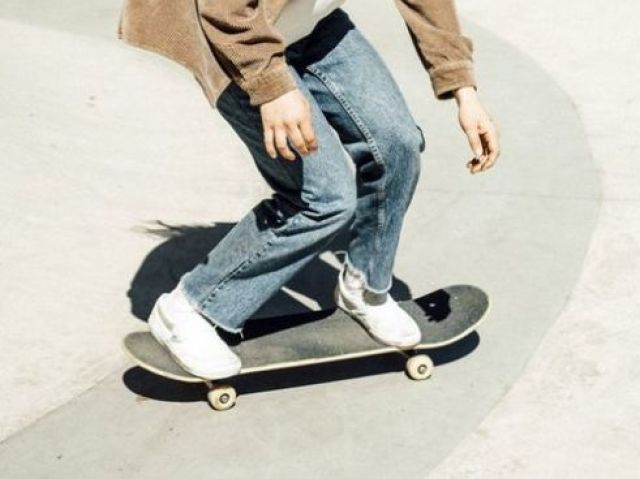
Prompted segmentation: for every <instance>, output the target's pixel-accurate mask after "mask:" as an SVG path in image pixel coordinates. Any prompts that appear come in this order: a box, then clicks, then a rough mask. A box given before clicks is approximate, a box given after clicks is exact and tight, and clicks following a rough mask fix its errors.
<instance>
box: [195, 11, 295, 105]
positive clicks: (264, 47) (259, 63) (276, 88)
mask: <svg viewBox="0 0 640 479" xmlns="http://www.w3.org/2000/svg"><path fill="white" fill-rule="evenodd" d="M285 3H286V2H279V5H281V6H280V7H279V8H282V6H284V4H285ZM198 8H199V12H200V17H201V21H202V28H203V31H204V33H205V35H206V36H207V39H208V40H209V44H210V46H211V49H212V51H213V53H214V54H215V55H216V57H217V58H218V60H219V61H220V63H221V65H222V66H223V68H225V71H226V72H227V74H228V75H229V76H231V77H232V78H233V79H234V80H235V81H236V82H237V83H238V85H239V86H240V87H241V88H242V89H243V90H245V91H246V92H247V94H248V95H249V97H250V101H251V104H252V105H260V104H262V103H265V102H267V101H270V100H272V99H274V98H276V97H278V96H280V95H282V94H284V93H286V92H288V91H290V90H293V89H295V88H296V83H295V80H294V78H293V76H292V75H291V73H290V72H289V71H288V67H287V63H286V61H285V57H284V50H285V45H284V39H283V37H282V35H281V34H280V33H279V32H278V31H277V30H276V29H275V28H274V27H273V25H272V23H271V22H270V21H269V19H268V18H267V13H266V10H265V0H198Z"/></svg>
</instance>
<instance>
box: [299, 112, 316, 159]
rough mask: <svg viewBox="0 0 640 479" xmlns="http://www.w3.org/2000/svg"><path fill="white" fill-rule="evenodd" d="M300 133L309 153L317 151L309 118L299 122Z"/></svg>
mask: <svg viewBox="0 0 640 479" xmlns="http://www.w3.org/2000/svg"><path fill="white" fill-rule="evenodd" d="M300 133H302V137H303V138H304V141H305V142H306V144H307V148H308V149H309V150H310V151H316V150H317V149H318V139H317V138H316V134H315V131H314V130H313V126H312V124H311V116H308V117H307V118H305V119H303V120H302V121H301V122H300Z"/></svg>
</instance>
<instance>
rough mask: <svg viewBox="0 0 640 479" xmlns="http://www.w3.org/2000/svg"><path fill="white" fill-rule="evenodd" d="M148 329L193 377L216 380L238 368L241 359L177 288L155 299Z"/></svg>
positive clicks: (231, 374)
mask: <svg viewBox="0 0 640 479" xmlns="http://www.w3.org/2000/svg"><path fill="white" fill-rule="evenodd" d="M149 328H150V329H151V334H153V337H154V338H156V340H157V341H158V342H159V343H160V344H162V345H163V346H164V347H165V348H167V350H168V351H169V353H170V354H171V356H172V357H173V359H175V361H176V362H177V363H178V364H180V366H182V367H183V368H184V369H185V370H187V371H189V372H190V373H191V374H193V375H195V376H198V377H201V378H205V379H219V378H224V377H229V376H233V375H235V374H237V373H238V372H239V371H240V366H241V364H240V358H239V357H238V356H237V355H236V354H235V353H234V352H233V351H232V350H231V349H230V348H229V346H228V345H227V344H226V343H225V342H224V341H223V340H222V338H221V337H220V336H219V335H218V331H217V330H216V327H215V326H214V325H212V324H211V323H210V322H209V321H208V320H207V319H206V318H204V317H203V316H202V315H200V313H198V312H197V311H196V310H195V309H193V307H192V306H191V305H190V304H189V303H188V302H187V300H186V298H185V297H184V294H183V293H182V291H181V290H180V289H179V288H176V289H174V290H173V291H172V292H171V293H164V294H162V295H161V296H160V297H159V298H158V300H157V301H156V303H155V305H154V307H153V310H152V311H151V315H150V316H149Z"/></svg>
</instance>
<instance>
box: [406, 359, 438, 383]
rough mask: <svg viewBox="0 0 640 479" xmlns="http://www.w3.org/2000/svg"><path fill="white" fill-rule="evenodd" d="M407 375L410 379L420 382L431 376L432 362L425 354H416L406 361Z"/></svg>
mask: <svg viewBox="0 0 640 479" xmlns="http://www.w3.org/2000/svg"><path fill="white" fill-rule="evenodd" d="M406 367H407V374H408V375H409V377H410V378H411V379H415V380H416V381H421V380H423V379H427V378H429V377H430V376H431V373H432V372H433V361H432V360H431V358H430V357H429V356H427V355H426V354H416V355H415V356H411V357H410V358H409V359H408V360H407V365H406Z"/></svg>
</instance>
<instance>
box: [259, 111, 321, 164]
mask: <svg viewBox="0 0 640 479" xmlns="http://www.w3.org/2000/svg"><path fill="white" fill-rule="evenodd" d="M264 132H265V133H264V144H265V149H266V150H267V154H268V155H269V156H270V157H271V158H272V159H275V158H276V157H277V156H278V154H280V155H281V156H282V157H283V158H284V159H286V160H289V161H294V160H295V159H296V155H295V153H294V152H293V151H291V148H290V147H289V144H288V143H287V137H288V138H289V140H290V142H291V146H292V147H293V148H295V149H296V150H297V152H298V154H300V155H307V154H309V153H311V152H312V151H316V150H317V149H318V140H317V138H316V135H315V132H314V130H313V127H312V125H311V120H310V119H306V120H303V121H302V122H301V123H300V124H285V125H278V126H273V127H271V128H266V129H265V130H264Z"/></svg>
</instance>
